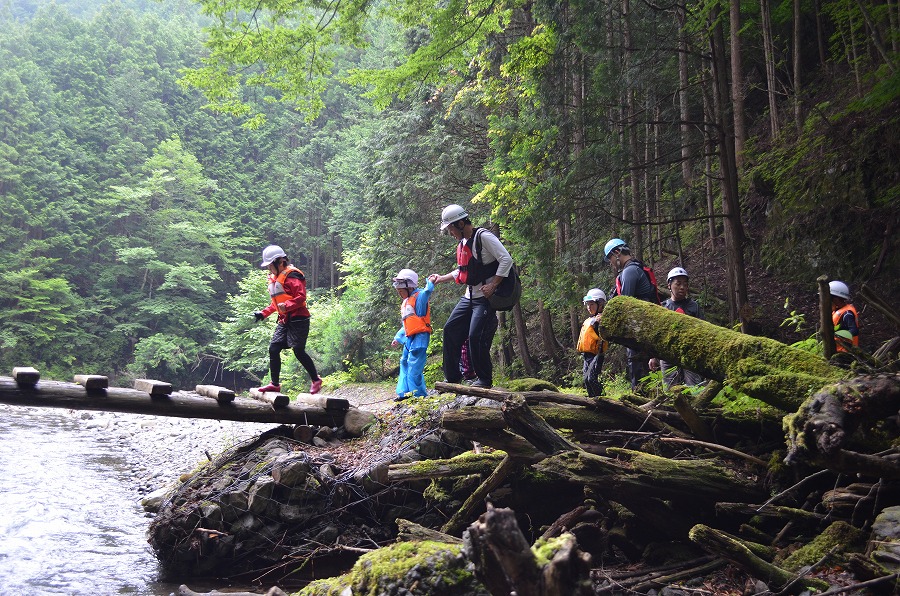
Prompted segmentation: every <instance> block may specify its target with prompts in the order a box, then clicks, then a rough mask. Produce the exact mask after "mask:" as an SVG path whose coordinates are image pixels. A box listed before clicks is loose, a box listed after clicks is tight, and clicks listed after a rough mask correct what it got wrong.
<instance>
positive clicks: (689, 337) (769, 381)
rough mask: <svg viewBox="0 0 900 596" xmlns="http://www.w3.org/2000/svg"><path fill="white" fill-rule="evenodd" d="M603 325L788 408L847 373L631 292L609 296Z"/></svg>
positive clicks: (800, 352) (611, 333)
mask: <svg viewBox="0 0 900 596" xmlns="http://www.w3.org/2000/svg"><path fill="white" fill-rule="evenodd" d="M601 326H602V329H603V331H604V336H605V337H609V338H612V339H615V338H622V339H639V340H640V342H641V343H642V344H644V345H648V346H653V348H654V351H655V352H656V353H657V354H658V355H659V356H660V357H662V358H665V359H666V360H669V361H673V362H679V363H681V364H682V365H683V366H685V367H686V368H689V369H691V370H694V371H697V372H698V373H700V374H702V375H704V376H706V377H708V378H713V379H716V380H719V381H722V382H726V383H728V384H730V385H732V386H734V387H735V388H736V389H740V390H741V391H743V392H744V393H746V394H748V395H749V396H750V397H754V398H757V399H761V400H763V401H765V402H766V403H768V404H770V405H773V406H775V407H777V408H780V409H782V410H785V411H791V412H792V411H795V410H796V409H797V407H798V406H799V405H800V403H801V402H802V400H803V399H804V398H805V397H806V396H808V395H809V394H810V393H812V392H815V391H817V390H818V389H819V388H821V387H822V386H824V385H826V384H828V383H832V382H835V381H837V380H839V379H841V378H844V377H845V376H846V375H847V373H846V371H843V370H841V369H838V368H835V367H833V366H831V365H830V364H828V362H827V361H825V360H824V359H823V358H821V357H819V356H816V355H815V354H810V353H809V352H806V351H803V350H799V349H796V348H792V347H790V346H787V345H784V344H782V343H780V342H777V341H775V340H772V339H768V338H765V337H755V336H750V335H744V334H741V333H737V332H735V331H732V330H730V329H726V328H724V327H719V326H717V325H713V324H712V323H709V322H707V321H702V320H699V319H696V318H693V317H685V316H684V315H683V314H681V313H676V312H673V311H670V310H667V309H664V308H660V307H658V306H656V305H654V304H650V303H648V302H643V301H641V300H636V299H634V298H630V297H628V296H618V297H616V298H613V299H612V300H610V301H609V303H608V304H607V306H606V310H604V312H603V318H602V319H601ZM636 336H639V337H636Z"/></svg>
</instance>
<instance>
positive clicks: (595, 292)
mask: <svg viewBox="0 0 900 596" xmlns="http://www.w3.org/2000/svg"><path fill="white" fill-rule="evenodd" d="M601 300H602V301H603V302H606V293H605V292H604V291H603V290H601V289H600V288H591V289H590V290H588V291H587V295H585V297H584V298H582V299H581V301H582V302H600V301H601Z"/></svg>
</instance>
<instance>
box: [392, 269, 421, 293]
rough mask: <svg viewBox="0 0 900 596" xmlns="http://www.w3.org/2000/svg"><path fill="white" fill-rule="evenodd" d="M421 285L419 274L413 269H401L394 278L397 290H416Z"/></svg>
mask: <svg viewBox="0 0 900 596" xmlns="http://www.w3.org/2000/svg"><path fill="white" fill-rule="evenodd" d="M418 285H419V274H418V273H416V272H415V271H413V270H412V269H401V270H400V271H399V272H398V273H397V276H396V277H394V287H395V288H407V289H409V288H415V287H417V286H418Z"/></svg>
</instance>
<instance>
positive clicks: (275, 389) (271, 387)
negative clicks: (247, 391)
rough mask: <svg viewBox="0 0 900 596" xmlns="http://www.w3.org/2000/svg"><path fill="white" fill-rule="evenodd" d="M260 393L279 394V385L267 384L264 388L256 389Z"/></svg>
mask: <svg viewBox="0 0 900 596" xmlns="http://www.w3.org/2000/svg"><path fill="white" fill-rule="evenodd" d="M257 391H259V392H260V393H266V392H267V391H272V392H274V393H281V385H276V384H275V383H269V384H268V385H265V386H264V387H260V388H259V389H257Z"/></svg>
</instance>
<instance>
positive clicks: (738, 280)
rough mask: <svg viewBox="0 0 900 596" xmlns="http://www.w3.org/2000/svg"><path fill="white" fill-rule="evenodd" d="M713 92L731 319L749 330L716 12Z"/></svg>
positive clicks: (722, 39) (741, 235)
mask: <svg viewBox="0 0 900 596" xmlns="http://www.w3.org/2000/svg"><path fill="white" fill-rule="evenodd" d="M710 18H711V19H713V22H712V26H713V29H712V35H711V37H710V47H711V50H712V52H711V53H712V59H713V60H712V66H713V82H714V85H715V87H714V94H713V99H714V101H713V105H714V106H715V108H716V124H717V129H718V145H719V164H720V168H721V174H722V207H723V211H724V215H725V250H726V263H727V268H728V276H729V279H731V280H732V281H733V284H734V285H733V288H734V290H733V293H732V294H731V295H730V296H729V299H728V304H729V311H730V312H731V314H732V318H733V319H735V318H737V317H738V316H739V317H740V319H741V327H742V329H743V331H744V332H745V333H746V332H747V328H748V324H749V316H750V314H751V313H752V310H751V309H750V308H748V305H747V301H748V299H747V276H746V272H745V269H744V226H743V224H742V223H741V203H740V198H739V197H738V176H737V165H736V163H735V153H734V136H733V133H732V128H731V124H732V122H733V119H732V117H731V114H729V112H728V110H729V106H730V105H731V104H730V102H729V95H728V74H727V66H726V61H725V36H724V33H723V32H722V23H721V20H720V19H719V18H717V15H715V14H711V15H710Z"/></svg>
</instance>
